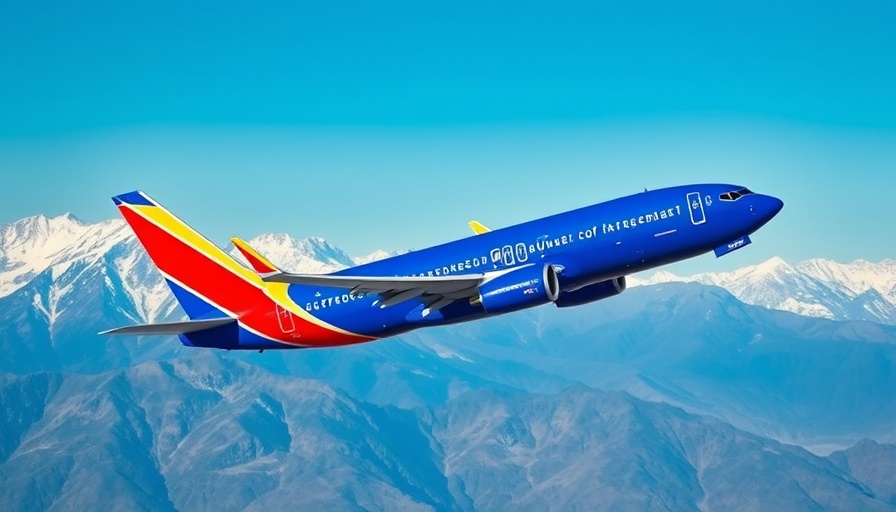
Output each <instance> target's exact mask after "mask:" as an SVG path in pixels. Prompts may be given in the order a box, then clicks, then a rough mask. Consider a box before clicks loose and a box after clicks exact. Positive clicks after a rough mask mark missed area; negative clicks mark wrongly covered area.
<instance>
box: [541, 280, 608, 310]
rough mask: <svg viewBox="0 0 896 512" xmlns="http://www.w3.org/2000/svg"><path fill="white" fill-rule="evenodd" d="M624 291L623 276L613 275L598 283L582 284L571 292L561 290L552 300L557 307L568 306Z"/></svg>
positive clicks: (578, 304) (604, 297) (593, 300)
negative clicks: (555, 298)
mask: <svg viewBox="0 0 896 512" xmlns="http://www.w3.org/2000/svg"><path fill="white" fill-rule="evenodd" d="M623 291H625V276H622V277H614V278H613V279H607V280H606V281H601V282H599V283H594V284H589V285H588V286H583V287H581V288H579V289H578V290H573V291H571V292H563V293H561V294H560V297H558V298H557V300H556V301H554V304H556V305H557V307H558V308H570V307H573V306H581V305H582V304H588V303H589V302H595V301H598V300H601V299H606V298H608V297H613V296H616V295H619V294H620V293H622V292H623Z"/></svg>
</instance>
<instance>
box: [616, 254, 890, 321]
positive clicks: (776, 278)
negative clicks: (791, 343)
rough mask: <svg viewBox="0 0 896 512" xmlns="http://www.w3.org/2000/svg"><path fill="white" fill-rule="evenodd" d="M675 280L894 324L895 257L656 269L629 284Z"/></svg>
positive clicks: (746, 298) (811, 311) (786, 307)
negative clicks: (689, 271)
mask: <svg viewBox="0 0 896 512" xmlns="http://www.w3.org/2000/svg"><path fill="white" fill-rule="evenodd" d="M674 281H681V282H697V283H701V284H707V285H714V286H720V287H722V288H725V289H726V290H728V291H729V292H731V294H732V295H734V296H735V297H737V298H738V299H740V300H741V301H743V302H746V303H747V304H753V305H757V306H764V307H767V308H771V309H778V310H782V311H790V312H792V313H796V314H799V315H803V316H812V317H818V318H828V319H832V320H867V321H872V322H879V323H885V324H891V325H896V261H894V260H891V259H886V260H883V261H881V262H878V263H873V262H869V261H865V260H856V261H854V262H852V263H838V262H835V261H830V260H826V259H820V258H816V259H811V260H806V261H801V262H799V263H797V264H795V265H791V264H790V263H788V262H786V261H784V260H783V259H781V258H772V259H770V260H768V261H766V262H764V263H760V264H759V265H753V266H749V267H744V268H741V269H738V270H735V271H733V272H720V273H702V274H695V275H692V276H686V277H682V276H677V275H675V274H672V273H670V272H666V271H658V272H656V273H654V274H653V275H651V276H649V277H646V278H638V277H636V278H632V279H631V280H630V285H632V286H637V285H649V284H659V283H668V282H674Z"/></svg>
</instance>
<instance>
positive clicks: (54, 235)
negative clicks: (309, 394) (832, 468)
mask: <svg viewBox="0 0 896 512" xmlns="http://www.w3.org/2000/svg"><path fill="white" fill-rule="evenodd" d="M250 244H251V245H252V246H253V247H255V248H256V249H257V250H258V251H259V252H261V253H262V254H264V255H265V256H267V257H268V258H270V259H271V261H273V262H274V263H275V264H277V265H278V266H280V267H281V268H283V269H284V270H289V271H292V272H305V273H327V272H333V271H336V270H339V269H342V268H346V267H349V266H353V265H358V264H364V263H368V262H371V261H376V260H379V259H383V258H386V257H389V256H394V255H396V254H401V253H402V252H404V251H395V252H386V251H375V252H373V253H371V254H369V255H366V256H360V257H357V258H352V257H351V256H349V255H348V254H347V253H346V252H345V251H343V250H341V249H339V248H338V247H335V246H333V245H332V244H330V243H328V242H327V241H326V240H324V239H323V238H318V237H315V238H305V239H296V238H293V237H291V236H289V235H286V234H263V235H260V236H257V237H255V238H253V239H252V240H251V241H250ZM230 253H231V254H232V255H233V256H234V257H235V258H237V259H239V260H241V261H243V258H242V256H241V255H240V254H239V253H238V251H236V249H235V248H232V247H231V250H230ZM107 257H108V258H111V259H110V260H109V261H105V260H104V258H107ZM101 262H104V263H103V264H109V265H112V266H113V267H114V269H111V270H110V271H109V274H114V275H117V276H119V277H118V278H115V277H111V276H109V275H107V277H106V279H107V281H108V282H107V283H106V284H107V286H112V283H113V282H118V281H120V284H119V286H120V287H121V293H124V294H125V295H127V297H128V298H129V301H130V302H131V303H132V304H133V308H134V310H135V311H133V312H132V313H131V314H130V316H132V317H133V318H134V320H135V321H137V320H139V321H155V320H157V319H160V318H164V317H166V316H168V315H171V314H172V313H173V312H174V311H175V310H176V307H175V305H174V303H173V302H172V300H171V296H170V293H169V292H168V289H167V287H166V286H165V284H164V281H163V280H162V279H161V276H159V274H158V272H156V271H155V270H154V268H153V267H152V265H151V263H150V262H149V260H148V258H147V257H146V253H145V252H144V251H143V249H142V248H141V247H140V246H139V244H137V242H136V240H135V239H134V237H133V233H132V232H131V230H130V229H129V228H128V227H127V225H126V224H125V223H124V222H123V221H121V220H108V221H104V222H100V223H97V224H87V223H84V222H82V221H80V220H78V219H77V218H76V217H74V216H72V215H71V214H65V215H62V216H59V217H56V218H52V219H51V218H47V217H45V216H41V215H38V216H34V217H28V218H25V219H21V220H19V221H16V222H13V223H10V224H6V225H4V226H0V297H4V296H7V295H9V294H11V293H13V292H14V291H15V290H18V289H19V288H21V287H22V286H24V285H25V284H27V283H28V282H30V281H31V280H32V279H34V278H35V277H36V276H37V275H39V274H40V273H42V272H44V271H45V270H47V269H50V271H51V273H52V277H53V280H54V281H57V280H58V278H59V277H60V276H62V275H63V274H65V273H66V272H67V271H68V270H69V269H70V268H71V267H72V265H73V264H74V263H79V265H77V266H76V269H75V270H76V272H83V270H84V269H85V268H88V267H90V266H91V265H96V264H100V263H101ZM671 281H687V282H691V281H693V282H699V283H702V284H707V285H715V286H721V287H723V288H726V289H727V290H728V291H730V292H731V293H732V294H733V295H735V296H736V297H737V298H738V299H740V300H742V301H744V302H746V303H748V304H754V305H760V306H764V307H768V308H772V309H779V310H784V311H790V312H793V313H797V314H800V315H804V316H812V317H821V318H829V319H835V320H868V321H874V322H881V323H886V324H896V261H894V260H884V261H881V262H879V263H873V262H868V261H863V260H857V261H854V262H852V263H838V262H834V261H830V260H825V259H812V260H807V261H803V262H800V263H797V264H796V265H791V264H789V263H787V262H786V261H784V260H782V259H781V258H772V259H770V260H768V261H766V262H764V263H761V264H759V265H754V266H750V267H744V268H742V269H738V270H735V271H733V272H724V273H702V274H696V275H693V276H688V277H681V276H676V275H674V274H671V273H669V272H666V271H662V270H661V271H658V272H656V273H654V274H653V275H651V276H650V277H648V278H640V277H637V276H636V277H632V278H631V279H630V284H631V285H632V286H637V285H639V284H658V283H666V282H671ZM65 282H66V284H65V285H64V286H63V285H62V284H61V281H60V282H58V283H55V284H54V285H53V287H51V288H52V289H50V290H47V291H46V293H45V294H42V295H41V297H39V298H36V299H35V307H38V308H42V309H44V310H45V311H46V315H47V316H48V317H50V318H51V319H52V318H55V317H56V316H57V315H58V314H59V310H58V304H60V303H62V302H64V301H63V299H64V298H65V297H66V296H67V294H68V293H70V292H71V291H72V290H73V289H76V288H77V287H78V286H79V285H78V280H77V275H75V276H68V277H67V278H66V279H65Z"/></svg>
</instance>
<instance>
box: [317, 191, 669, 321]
mask: <svg viewBox="0 0 896 512" xmlns="http://www.w3.org/2000/svg"><path fill="white" fill-rule="evenodd" d="M680 215H681V206H680V205H675V206H672V207H669V208H665V209H662V210H654V211H652V212H646V213H643V214H639V215H638V216H632V217H628V218H625V219H618V220H613V221H607V222H602V223H601V224H600V226H598V225H593V226H591V227H587V228H582V229H580V230H578V231H575V230H574V231H573V232H571V233H566V234H563V235H554V236H550V235H544V236H540V237H538V238H537V239H535V240H534V241H528V242H524V241H521V242H518V243H515V244H508V245H504V246H501V247H495V248H493V249H491V250H490V251H489V252H488V255H481V256H477V257H471V258H469V259H463V260H457V261H454V262H450V263H447V264H444V265H442V266H439V267H435V268H431V269H428V270H425V271H423V272H418V273H414V274H411V276H412V277H441V276H448V275H453V274H470V273H472V272H470V271H471V270H472V271H475V273H481V272H488V271H490V270H494V269H496V268H506V267H511V266H513V265H518V264H523V263H526V262H528V261H529V258H530V256H531V255H533V254H542V255H544V254H545V253H547V252H549V251H551V250H553V249H556V248H558V247H565V246H567V245H569V244H572V243H575V242H576V241H587V240H595V239H597V238H599V237H601V236H603V235H609V234H611V233H617V232H620V231H623V230H627V229H633V228H639V227H640V226H644V225H648V224H654V223H657V222H662V221H664V220H667V219H671V218H674V217H677V216H680ZM674 232H676V230H675V229H670V230H666V231H663V232H660V233H657V234H655V235H654V236H662V235H667V234H672V233H674ZM616 243H617V244H618V243H619V242H618V241H617V242H616ZM528 284H529V283H520V284H519V285H511V287H508V289H513V287H514V286H515V287H523V286H528ZM318 295H319V292H318ZM363 297H364V294H363V293H357V294H355V293H347V294H342V295H338V296H334V297H328V298H325V299H320V300H315V301H313V302H308V303H307V304H306V305H305V310H306V311H319V310H322V309H327V308H331V307H335V306H340V305H344V304H348V303H350V302H352V301H355V300H357V299H360V298H363Z"/></svg>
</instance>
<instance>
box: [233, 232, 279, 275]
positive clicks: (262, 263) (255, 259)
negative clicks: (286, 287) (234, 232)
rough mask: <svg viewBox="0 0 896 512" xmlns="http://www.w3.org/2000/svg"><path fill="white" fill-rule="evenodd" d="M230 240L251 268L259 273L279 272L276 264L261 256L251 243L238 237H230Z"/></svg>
mask: <svg viewBox="0 0 896 512" xmlns="http://www.w3.org/2000/svg"><path fill="white" fill-rule="evenodd" d="M230 241H231V242H233V245H234V246H235V247H236V248H237V250H238V251H240V253H241V254H242V255H243V256H245V257H246V261H248V262H249V264H250V265H252V269H254V270H255V271H256V272H258V273H259V274H270V273H273V272H280V269H279V268H277V266H276V265H274V264H273V263H271V260H269V259H267V258H265V257H264V256H262V255H261V254H260V253H259V252H258V251H256V250H255V249H253V248H252V246H251V245H249V244H248V243H246V242H245V241H243V240H242V239H240V238H236V237H234V238H231V239H230Z"/></svg>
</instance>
